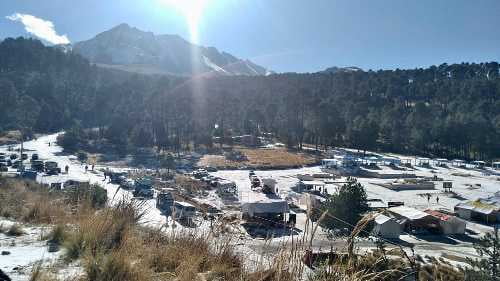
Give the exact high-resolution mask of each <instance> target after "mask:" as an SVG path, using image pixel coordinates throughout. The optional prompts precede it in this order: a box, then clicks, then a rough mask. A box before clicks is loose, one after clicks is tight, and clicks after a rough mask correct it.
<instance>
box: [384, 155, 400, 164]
mask: <svg viewBox="0 0 500 281" xmlns="http://www.w3.org/2000/svg"><path fill="white" fill-rule="evenodd" d="M382 162H383V163H384V164H385V165H390V166H392V165H396V166H399V165H401V159H399V158H396V157H383V158H382Z"/></svg>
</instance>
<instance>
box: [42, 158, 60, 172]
mask: <svg viewBox="0 0 500 281" xmlns="http://www.w3.org/2000/svg"><path fill="white" fill-rule="evenodd" d="M45 172H46V173H47V174H48V175H57V174H60V173H61V168H59V167H58V166H57V162H54V161H47V162H45Z"/></svg>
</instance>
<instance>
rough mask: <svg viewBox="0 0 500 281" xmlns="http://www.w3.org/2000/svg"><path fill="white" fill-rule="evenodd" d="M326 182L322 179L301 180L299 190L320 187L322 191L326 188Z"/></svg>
mask: <svg viewBox="0 0 500 281" xmlns="http://www.w3.org/2000/svg"><path fill="white" fill-rule="evenodd" d="M325 185H326V184H325V183H324V182H322V181H314V180H312V181H300V182H299V187H300V190H299V191H301V192H302V191H316V190H318V189H319V191H320V192H322V191H323V190H324V189H325Z"/></svg>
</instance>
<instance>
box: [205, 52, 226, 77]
mask: <svg viewBox="0 0 500 281" xmlns="http://www.w3.org/2000/svg"><path fill="white" fill-rule="evenodd" d="M203 62H204V63H205V65H206V66H208V67H209V68H211V69H213V70H215V71H217V72H222V73H225V74H230V73H229V72H227V71H226V70H225V69H223V68H222V67H220V66H218V65H217V64H215V63H213V62H212V61H211V60H210V59H209V58H207V57H206V56H203Z"/></svg>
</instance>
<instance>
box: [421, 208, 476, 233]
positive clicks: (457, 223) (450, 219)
mask: <svg viewBox="0 0 500 281" xmlns="http://www.w3.org/2000/svg"><path fill="white" fill-rule="evenodd" d="M425 212H426V213H428V214H430V215H432V216H434V217H436V218H438V219H439V226H440V228H441V231H442V233H443V234H446V235H449V234H465V227H466V223H465V221H464V220H463V219H460V218H457V217H455V216H452V215H449V214H445V213H443V212H440V211H436V210H425Z"/></svg>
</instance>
